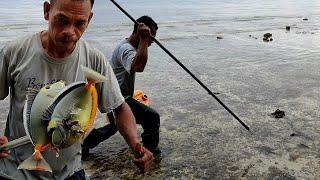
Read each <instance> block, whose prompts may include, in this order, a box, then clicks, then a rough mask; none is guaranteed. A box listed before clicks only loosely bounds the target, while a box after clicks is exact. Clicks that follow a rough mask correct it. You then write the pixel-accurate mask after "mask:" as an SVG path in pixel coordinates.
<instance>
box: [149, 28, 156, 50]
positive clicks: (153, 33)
mask: <svg viewBox="0 0 320 180" xmlns="http://www.w3.org/2000/svg"><path fill="white" fill-rule="evenodd" d="M150 31H151V35H152V36H153V37H156V35H157V29H156V28H155V27H154V26H152V28H151V29H150ZM152 43H153V40H152V39H151V38H150V40H149V45H148V46H149V47H150V46H151V44H152Z"/></svg>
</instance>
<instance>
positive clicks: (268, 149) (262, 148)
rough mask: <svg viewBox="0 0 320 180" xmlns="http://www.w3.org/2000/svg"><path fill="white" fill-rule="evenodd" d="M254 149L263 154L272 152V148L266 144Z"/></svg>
mask: <svg viewBox="0 0 320 180" xmlns="http://www.w3.org/2000/svg"><path fill="white" fill-rule="evenodd" d="M256 149H257V150H258V151H259V152H260V153H262V154H264V155H269V154H274V149H272V148H271V147H268V146H259V147H256Z"/></svg>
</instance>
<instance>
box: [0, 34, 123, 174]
mask: <svg viewBox="0 0 320 180" xmlns="http://www.w3.org/2000/svg"><path fill="white" fill-rule="evenodd" d="M80 65H84V66H86V67H89V68H92V69H93V70H95V71H97V72H99V73H101V74H103V75H105V76H106V77H107V78H108V81H107V82H104V83H99V84H96V88H97V91H98V97H99V99H98V103H99V105H98V107H99V110H100V112H102V113H106V112H110V111H112V110H113V109H115V108H117V107H118V106H120V105H121V104H122V103H123V102H124V98H123V96H122V95H121V92H120V88H119V85H118V82H117V80H116V78H115V75H114V73H113V71H112V69H111V67H110V65H109V64H108V63H107V61H106V60H105V57H104V55H103V54H102V53H101V52H100V51H98V50H96V49H94V48H91V47H90V46H89V45H88V44H87V43H86V42H85V41H83V40H79V41H78V43H77V45H76V48H75V50H74V51H73V52H72V54H71V55H69V56H68V57H66V58H60V59H57V58H52V57H50V56H49V55H48V54H47V53H45V51H44V49H43V47H42V43H41V39H40V33H37V34H35V35H32V36H28V37H24V38H21V39H18V40H16V41H14V42H12V43H10V44H8V45H7V46H6V47H4V48H3V49H2V50H1V52H0V99H1V100H2V99H4V98H6V97H7V96H8V95H9V93H10V110H9V115H8V117H7V122H6V129H5V135H6V136H7V137H8V139H9V141H10V140H13V139H16V138H19V137H21V136H25V135H26V133H25V130H24V127H23V107H24V104H25V99H26V90H27V88H35V89H40V88H41V87H43V86H44V85H46V84H52V83H55V82H57V81H59V80H63V81H65V82H66V84H70V83H72V82H76V81H85V80H86V78H85V76H84V74H83V72H82V71H81V70H80ZM33 151H34V150H33V146H32V145H31V144H28V145H25V146H22V147H19V148H15V149H12V150H11V153H10V155H9V157H8V158H4V159H0V177H1V174H6V175H9V176H11V177H13V178H14V179H64V178H66V177H68V176H70V175H72V174H73V173H74V172H76V171H78V170H80V169H82V167H81V145H80V142H78V143H75V144H74V145H72V146H71V147H69V148H66V149H63V150H61V151H60V153H59V155H60V156H59V157H58V158H56V157H55V152H54V151H52V150H47V151H45V152H43V156H44V158H45V159H46V160H47V162H48V163H49V164H50V166H51V168H52V170H53V173H52V174H51V173H49V172H36V171H27V170H17V166H18V165H19V164H20V163H21V162H22V161H23V160H25V159H26V158H28V157H30V156H31V155H32V153H33ZM36 177H37V178H36ZM39 177H40V178H39Z"/></svg>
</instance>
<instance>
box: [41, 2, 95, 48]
mask: <svg viewBox="0 0 320 180" xmlns="http://www.w3.org/2000/svg"><path fill="white" fill-rule="evenodd" d="M92 15H93V14H92V12H91V3H90V1H72V0H56V2H55V3H54V4H51V5H50V4H49V3H45V4H44V16H45V19H46V20H48V21H49V30H48V31H49V36H50V39H51V41H52V42H53V44H54V45H55V46H57V47H59V48H64V49H65V50H70V49H73V48H74V47H75V44H76V42H77V41H78V40H79V39H80V37H81V36H82V34H83V32H84V31H85V29H86V28H87V27H88V24H89V22H90V20H91V18H92Z"/></svg>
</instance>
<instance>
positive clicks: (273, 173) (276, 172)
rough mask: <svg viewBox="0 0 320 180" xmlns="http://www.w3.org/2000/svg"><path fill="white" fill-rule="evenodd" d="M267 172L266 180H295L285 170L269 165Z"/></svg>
mask: <svg viewBox="0 0 320 180" xmlns="http://www.w3.org/2000/svg"><path fill="white" fill-rule="evenodd" d="M268 170H269V174H268V175H267V178H266V179H267V180H275V179H286V180H296V178H295V177H294V176H292V175H290V174H289V173H287V172H284V171H282V170H280V169H278V168H277V167H273V166H271V167H269V169H268Z"/></svg>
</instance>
